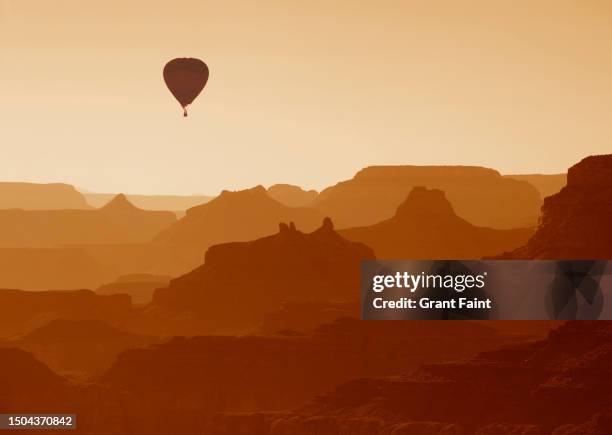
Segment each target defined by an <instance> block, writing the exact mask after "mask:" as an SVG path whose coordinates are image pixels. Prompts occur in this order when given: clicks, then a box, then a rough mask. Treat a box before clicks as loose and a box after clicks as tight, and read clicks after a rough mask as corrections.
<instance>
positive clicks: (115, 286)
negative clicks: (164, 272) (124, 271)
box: [96, 273, 171, 304]
mask: <svg viewBox="0 0 612 435" xmlns="http://www.w3.org/2000/svg"><path fill="white" fill-rule="evenodd" d="M170 279H171V277H169V276H160V275H150V274H146V273H136V274H130V275H123V276H120V277H119V278H117V280H115V282H112V283H109V284H104V285H102V286H100V287H98V289H97V290H96V293H97V294H99V295H115V294H127V295H130V297H131V298H132V302H133V303H134V304H148V303H149V302H151V301H152V300H153V292H154V291H155V290H156V289H158V288H161V287H166V286H167V285H168V284H169V283H170Z"/></svg>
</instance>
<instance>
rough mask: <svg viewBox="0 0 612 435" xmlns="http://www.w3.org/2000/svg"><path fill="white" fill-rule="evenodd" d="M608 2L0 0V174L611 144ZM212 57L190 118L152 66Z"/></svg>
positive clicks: (313, 178) (189, 184) (201, 172)
mask: <svg viewBox="0 0 612 435" xmlns="http://www.w3.org/2000/svg"><path fill="white" fill-rule="evenodd" d="M610 5H612V2H608V1H607V0H571V1H570V0H557V1H555V0H550V1H543V0H541V1H535V0H534V1H530V0H474V1H459V0H446V1H440V0H423V1H408V0H404V1H388V0H382V1H376V2H374V1H372V2H365V1H359V0H350V1H349V0H337V1H334V2H330V1H319V0H310V1H281V0H278V1H271V0H259V1H256V2H255V1H246V0H244V1H234V0H224V1H201V0H200V1H196V0H190V1H187V0H183V1H180V0H172V1H164V2H161V1H152V0H147V1H144V0H137V1H129V2H128V1H124V0H122V1H110V0H105V1H100V0H89V1H82V0H79V1H77V0H69V1H68V0H54V1H46V0H37V1H35V0H0V147H1V148H0V150H1V154H0V155H1V158H0V179H2V180H26V181H36V182H50V181H63V182H68V183H72V184H75V185H77V186H80V187H82V188H86V189H89V190H94V191H114V192H117V191H124V192H130V193H184V194H188V193H208V194H212V193H216V192H218V191H219V190H220V189H223V188H229V189H236V188H243V187H249V186H252V185H255V184H264V185H268V184H272V183H275V182H289V183H294V184H299V185H302V186H304V187H309V188H321V187H323V186H326V185H328V184H332V183H335V182H336V181H338V180H341V179H345V178H349V177H351V176H352V175H353V173H354V172H356V171H357V170H358V169H360V168H361V167H363V166H367V165H372V164H476V165H484V166H489V167H493V168H496V169H499V170H500V171H502V172H504V173H517V172H547V173H550V172H560V171H564V170H565V168H567V167H568V166H569V165H571V164H572V163H574V162H576V161H578V160H579V159H581V158H582V157H584V156H586V155H589V154H601V153H609V152H611V151H612V127H611V125H612V120H611V117H612V6H610ZM180 56H195V57H200V58H202V59H204V60H205V61H206V62H207V63H208V65H209V67H210V70H211V77H210V80H209V83H208V85H207V87H206V89H205V90H204V93H203V94H202V95H201V96H200V98H199V99H198V100H196V102H195V103H194V105H193V106H192V107H191V109H190V116H189V118H187V119H184V118H183V117H182V113H181V109H180V107H179V105H178V103H176V101H174V100H173V97H172V96H171V95H170V93H169V92H168V91H167V89H166V88H165V86H164V83H163V79H162V68H163V65H164V64H165V62H166V61H167V60H170V59H171V58H174V57H180Z"/></svg>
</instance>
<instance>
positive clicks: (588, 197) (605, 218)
mask: <svg viewBox="0 0 612 435" xmlns="http://www.w3.org/2000/svg"><path fill="white" fill-rule="evenodd" d="M501 258H516V259H532V258H542V259H610V258H612V155H610V154H608V155H602V156H591V157H587V158H585V159H583V160H582V161H580V162H579V163H577V164H576V165H574V166H572V167H571V168H570V169H569V171H568V174H567V185H566V186H565V187H564V188H563V189H561V191H560V192H559V193H557V194H555V195H552V196H549V197H548V198H546V199H545V200H544V205H542V217H541V220H540V225H539V226H538V228H537V230H536V232H535V234H534V235H533V237H531V239H530V240H529V241H528V242H527V244H526V245H525V246H523V247H521V248H518V249H516V250H514V251H512V252H510V253H506V254H503V255H502V256H501Z"/></svg>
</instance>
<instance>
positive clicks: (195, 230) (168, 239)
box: [155, 186, 322, 276]
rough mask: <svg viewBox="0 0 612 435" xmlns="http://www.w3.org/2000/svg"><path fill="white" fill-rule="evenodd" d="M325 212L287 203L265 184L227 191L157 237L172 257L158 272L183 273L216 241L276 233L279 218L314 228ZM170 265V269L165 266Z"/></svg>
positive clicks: (301, 226)
mask: <svg viewBox="0 0 612 435" xmlns="http://www.w3.org/2000/svg"><path fill="white" fill-rule="evenodd" d="M321 219H322V216H321V215H320V214H319V213H318V212H317V211H315V210H313V209H309V208H305V207H287V206H286V205H283V204H281V203H280V202H278V201H276V200H274V199H272V198H271V197H270V196H269V195H268V194H267V192H266V189H264V188H263V187H262V186H257V187H254V188H252V189H247V190H241V191H238V192H229V191H223V192H222V193H221V195H219V196H218V197H217V198H215V199H213V200H212V201H210V202H208V203H206V204H203V205H200V206H198V207H194V208H190V209H189V210H187V214H186V215H185V217H183V218H182V219H180V220H179V221H178V222H176V223H175V224H174V225H172V226H171V227H170V228H168V229H167V230H165V231H163V232H162V233H161V234H159V236H158V237H156V239H155V243H156V244H160V245H162V246H164V247H165V248H166V249H167V251H168V256H167V257H168V258H166V259H164V260H163V261H160V264H161V265H162V266H160V269H157V272H158V273H164V274H169V275H175V276H176V275H179V274H183V273H186V272H187V271H189V270H191V269H193V268H195V267H197V266H199V265H201V264H202V261H203V259H204V253H205V252H206V250H207V249H208V248H209V247H210V246H212V245H215V244H218V243H226V242H238V241H248V240H253V239H257V238H259V237H263V236H266V235H268V234H272V233H274V231H275V230H276V228H277V227H278V222H288V221H291V222H295V224H296V225H297V226H298V227H300V228H303V229H304V230H306V231H311V230H313V229H315V228H316V227H317V225H318V224H319V223H320V222H321ZM164 265H168V266H167V267H168V269H167V270H162V269H161V268H163V266H164Z"/></svg>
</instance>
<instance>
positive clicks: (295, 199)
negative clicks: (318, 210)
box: [268, 184, 319, 207]
mask: <svg viewBox="0 0 612 435" xmlns="http://www.w3.org/2000/svg"><path fill="white" fill-rule="evenodd" d="M268 195H270V197H272V198H274V199H275V200H277V201H278V202H280V203H281V204H285V205H288V206H289V207H310V206H312V204H313V203H314V201H315V200H316V199H317V196H318V195H319V193H318V192H317V191H316V190H304V189H302V188H301V187H299V186H293V185H291V184H274V185H272V186H270V187H268Z"/></svg>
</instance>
